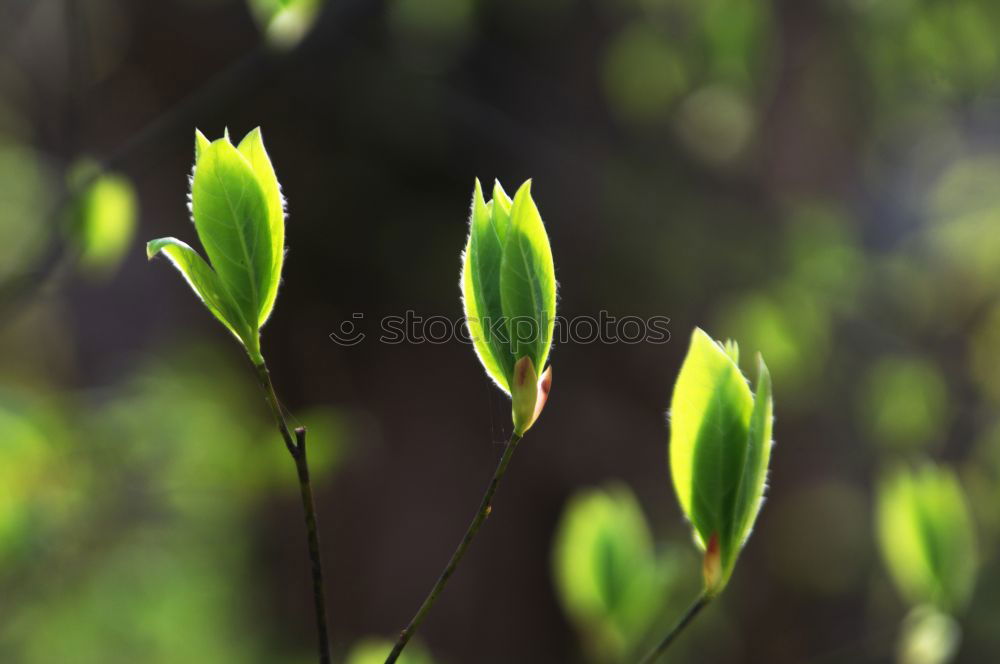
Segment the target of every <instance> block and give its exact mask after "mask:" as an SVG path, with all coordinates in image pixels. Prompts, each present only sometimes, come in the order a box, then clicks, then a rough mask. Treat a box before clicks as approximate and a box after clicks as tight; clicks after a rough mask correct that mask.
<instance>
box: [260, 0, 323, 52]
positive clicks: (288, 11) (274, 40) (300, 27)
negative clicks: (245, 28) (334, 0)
mask: <svg viewBox="0 0 1000 664" xmlns="http://www.w3.org/2000/svg"><path fill="white" fill-rule="evenodd" d="M247 4H248V5H249V6H250V11H251V13H252V14H253V17H254V19H255V20H256V21H257V24H258V25H259V26H260V29H261V31H262V32H263V33H264V37H265V39H267V41H268V43H269V44H271V45H272V46H274V47H276V48H278V49H289V48H292V47H294V46H295V45H297V44H298V43H299V42H300V41H302V38H303V37H305V36H306V34H308V33H309V30H310V29H311V28H312V26H313V24H314V23H315V22H316V18H317V16H318V15H319V10H320V9H321V8H322V6H323V2H322V0H247Z"/></svg>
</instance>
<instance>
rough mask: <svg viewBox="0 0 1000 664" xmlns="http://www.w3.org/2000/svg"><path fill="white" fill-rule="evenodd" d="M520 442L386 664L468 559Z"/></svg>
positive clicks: (513, 441)
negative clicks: (494, 495)
mask: <svg viewBox="0 0 1000 664" xmlns="http://www.w3.org/2000/svg"><path fill="white" fill-rule="evenodd" d="M519 442H521V437H520V436H518V435H517V434H516V433H515V434H512V435H511V437H510V441H509V442H508V443H507V447H505V448H504V451H503V456H501V457H500V463H499V464H497V469H496V471H494V473H493V479H491V480H490V484H489V486H488V487H486V493H485V494H483V499H482V501H481V502H480V503H479V511H477V512H476V516H475V517H473V519H472V523H471V524H469V528H468V529H467V530H466V531H465V535H464V536H463V537H462V541H461V542H460V543H459V545H458V548H457V549H455V553H453V554H451V560H449V561H448V564H447V565H446V566H445V568H444V571H443V572H441V576H440V577H438V580H437V583H435V584H434V587H433V588H431V591H430V593H429V594H428V595H427V598H426V599H425V600H424V603H423V604H421V605H420V608H419V609H418V610H417V613H416V615H414V616H413V618H412V619H411V620H410V623H409V624H408V625H407V626H406V627H405V628H404V629H403V631H402V632H400V633H399V639H398V640H397V641H396V645H395V646H393V648H392V652H390V653H389V657H387V658H386V660H385V664H393V662H395V661H396V659H398V658H399V655H400V654H401V653H402V652H403V648H405V647H406V644H407V643H409V641H410V639H411V638H413V635H414V634H415V633H416V631H417V629H419V628H420V623H422V622H423V621H424V618H426V617H427V613H428V612H429V611H430V610H431V607H433V606H434V602H436V601H437V598H438V596H439V595H440V594H441V591H443V590H444V587H445V585H446V584H447V583H448V579H450V578H451V575H452V574H454V573H455V568H457V567H458V563H459V562H461V560H462V557H463V556H464V555H465V552H466V550H468V548H469V545H470V544H472V540H473V538H474V537H475V536H476V533H477V532H479V528H480V526H482V525H483V522H484V521H486V518H487V517H488V516H489V515H490V512H491V511H492V503H493V494H495V493H496V491H497V487H498V486H499V485H500V480H501V479H503V476H504V473H506V472H507V466H508V464H510V460H511V457H513V456H514V450H516V449H517V444H518V443H519Z"/></svg>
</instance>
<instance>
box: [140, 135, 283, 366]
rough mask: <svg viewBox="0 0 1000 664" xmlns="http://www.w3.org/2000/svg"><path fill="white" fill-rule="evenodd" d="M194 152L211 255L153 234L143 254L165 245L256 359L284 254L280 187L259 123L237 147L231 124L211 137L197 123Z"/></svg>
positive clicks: (198, 217)
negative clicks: (217, 136)
mask: <svg viewBox="0 0 1000 664" xmlns="http://www.w3.org/2000/svg"><path fill="white" fill-rule="evenodd" d="M195 156H196V158H195V168H194V173H193V175H192V177H191V215H192V217H193V219H194V225H195V230H197V232H198V238H199V239H200V240H201V243H202V246H203V247H204V248H205V252H206V253H207V254H208V262H207V263H206V262H205V261H204V260H202V259H201V257H200V256H198V254H197V252H196V251H194V250H193V249H191V247H189V246H188V245H186V244H184V243H183V242H180V241H179V240H174V239H173V238H163V239H161V240H154V241H153V242H150V243H149V245H148V246H147V254H148V256H149V257H150V258H152V257H153V256H154V255H156V254H157V253H158V252H160V251H162V252H163V253H165V254H166V255H167V256H168V257H169V258H170V259H171V260H172V261H173V263H174V265H176V266H177V268H178V269H179V270H180V271H181V273H182V274H183V275H184V278H185V279H186V280H187V281H188V283H189V284H191V287H192V288H193V289H194V291H195V293H197V294H198V296H199V298H200V299H201V300H202V301H203V302H204V303H205V305H206V306H207V307H208V309H209V310H210V311H211V312H212V313H213V314H214V315H215V316H216V318H218V319H219V320H221V321H222V322H223V324H224V325H226V327H228V328H229V329H230V331H231V332H233V334H235V335H236V337H237V338H238V339H240V341H241V342H242V343H243V345H244V346H245V347H246V349H247V352H248V353H249V355H250V359H251V360H252V361H253V362H254V363H255V364H260V363H261V362H263V358H262V357H261V355H260V327H261V326H262V325H263V324H264V323H265V322H266V321H267V318H268V316H270V314H271V311H272V310H273V308H274V301H275V298H276V297H277V292H278V285H279V283H280V281H281V266H282V263H283V259H284V236H285V213H284V199H283V198H282V196H281V187H280V185H279V184H278V180H277V177H276V176H275V174H274V168H273V167H272V166H271V161H270V158H269V157H268V156H267V152H266V150H265V149H264V143H263V139H262V137H261V132H260V129H259V128H258V129H255V130H253V131H252V132H250V133H249V134H247V136H246V137H245V138H244V139H243V141H241V143H240V147H239V148H236V147H234V146H233V144H232V143H231V142H230V140H229V131H228V130H227V131H226V132H225V135H224V136H223V138H220V139H219V140H217V141H214V142H209V141H208V139H206V138H205V136H204V135H203V134H202V133H201V132H200V131H195Z"/></svg>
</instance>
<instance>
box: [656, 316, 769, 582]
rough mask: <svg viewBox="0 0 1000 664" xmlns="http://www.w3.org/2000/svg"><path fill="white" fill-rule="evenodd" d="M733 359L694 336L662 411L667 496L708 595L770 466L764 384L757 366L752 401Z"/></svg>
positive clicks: (738, 544) (728, 562) (749, 521)
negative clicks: (673, 500) (700, 556)
mask: <svg viewBox="0 0 1000 664" xmlns="http://www.w3.org/2000/svg"><path fill="white" fill-rule="evenodd" d="M738 357H739V354H738V350H737V347H736V345H735V344H734V343H731V342H730V343H727V344H726V346H725V347H723V346H722V345H720V344H718V343H716V342H715V341H713V340H712V339H711V337H709V336H708V335H707V334H705V333H704V332H703V331H702V330H700V329H695V331H694V334H693V335H692V338H691V347H690V349H689V350H688V354H687V357H686V358H685V360H684V365H683V366H682V367H681V371H680V375H679V376H678V377H677V383H676V385H675V386H674V395H673V399H672V401H671V405H670V469H671V475H672V478H673V483H674V489H675V491H676V492H677V497H678V500H679V501H680V503H681V507H682V509H683V510H684V514H685V515H686V516H687V518H688V520H689V521H690V522H691V525H692V527H693V529H694V534H695V540H696V542H697V543H698V545H699V546H700V547H701V548H702V549H705V550H706V555H708V556H710V557H711V558H712V560H708V559H706V562H707V563H711V565H712V567H711V569H712V570H713V578H710V579H706V582H707V583H708V588H707V590H708V591H709V592H710V593H711V594H714V593H717V592H719V591H721V590H722V588H723V587H724V586H725V584H726V582H727V581H728V579H729V576H730V575H731V574H732V570H733V566H734V565H735V563H736V558H737V556H738V555H739V552H740V549H742V547H743V545H744V543H745V541H746V538H747V536H748V535H749V533H750V530H751V529H752V527H753V523H754V521H755V519H756V517H757V512H758V511H759V509H760V504H761V498H762V495H763V491H764V483H765V480H766V474H767V464H768V460H769V458H770V446H771V419H772V410H773V406H772V404H771V382H770V377H769V375H768V372H767V368H766V366H765V365H764V363H763V360H758V371H759V375H758V385H757V390H758V394H757V395H756V401H755V397H754V395H753V394H751V392H750V388H749V387H748V385H747V382H746V379H745V378H744V377H743V374H742V373H741V372H740V370H739V367H738V366H737V364H736V360H737V359H738ZM710 542H713V543H714V544H717V545H718V547H717V549H718V550H716V549H715V547H714V546H712V547H710V546H708V545H709V543H710ZM715 557H718V560H715ZM706 569H708V568H706ZM714 570H718V572H719V574H720V576H718V578H715V577H714Z"/></svg>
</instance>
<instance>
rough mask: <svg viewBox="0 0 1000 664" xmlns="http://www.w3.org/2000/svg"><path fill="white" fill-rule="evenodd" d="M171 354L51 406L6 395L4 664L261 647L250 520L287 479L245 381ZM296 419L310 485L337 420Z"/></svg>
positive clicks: (206, 361)
mask: <svg viewBox="0 0 1000 664" xmlns="http://www.w3.org/2000/svg"><path fill="white" fill-rule="evenodd" d="M169 356H170V360H169V362H166V361H151V362H149V363H147V364H146V366H144V367H143V368H142V369H141V370H139V371H138V372H136V374H135V375H134V376H132V377H131V378H127V379H125V380H122V381H121V382H120V383H119V384H118V385H116V386H115V387H114V388H112V389H111V390H110V391H109V392H107V393H103V394H97V393H83V394H72V393H68V394H65V395H63V396H62V397H61V398H60V399H59V401H58V402H56V401H54V400H53V397H52V395H51V394H49V395H48V396H46V397H45V398H44V399H42V398H40V397H39V396H38V395H32V394H31V393H30V392H29V393H26V394H25V393H23V390H21V391H18V390H15V389H14V388H13V387H12V386H8V388H7V389H8V390H14V391H13V392H7V393H5V394H7V396H5V397H4V399H3V401H2V406H0V487H2V491H0V561H2V564H0V595H3V596H7V597H11V596H13V597H19V598H20V599H19V602H18V604H17V605H16V607H14V606H10V605H5V606H4V607H0V659H2V660H3V661H14V662H19V663H21V664H34V663H38V664H42V663H50V662H71V661H74V662H109V663H114V662H123V663H124V662H134V661H143V662H178V661H188V662H209V661H211V662H248V661H262V660H259V659H257V658H259V657H261V656H262V654H263V653H266V652H267V651H268V647H269V644H268V642H267V641H265V640H262V637H264V636H265V634H262V633H260V631H259V630H256V629H254V628H252V627H251V626H252V625H255V624H256V623H257V621H258V620H259V616H258V615H256V614H257V613H258V612H260V611H261V609H256V610H255V609H253V608H252V605H253V602H252V601H251V602H249V603H248V599H249V598H252V597H253V595H254V594H255V592H256V591H255V588H257V587H258V586H259V583H258V582H257V580H256V579H255V577H254V571H253V563H252V560H251V558H250V553H251V541H252V539H251V538H252V537H253V529H252V527H251V523H250V522H249V521H248V519H250V518H251V516H252V515H253V514H254V511H255V509H257V506H258V502H259V501H260V500H261V499H262V498H264V497H266V496H268V495H269V494H273V495H277V496H284V497H285V498H284V499H286V500H288V502H289V504H290V505H294V504H295V503H294V501H295V500H296V496H295V490H296V489H295V487H296V485H295V483H294V481H292V477H291V474H292V473H293V470H292V469H290V468H289V467H288V464H287V460H286V459H285V458H284V453H285V450H284V448H283V446H282V445H281V443H280V440H278V439H277V438H276V436H275V435H274V434H273V433H272V432H271V431H272V430H271V427H270V426H269V422H268V421H267V420H266V418H265V417H264V415H265V414H266V413H262V412H260V410H261V409H256V408H255V406H256V404H257V403H258V397H257V396H256V394H255V393H254V391H253V389H252V388H253V381H252V380H249V379H248V377H247V376H246V375H245V373H246V372H243V371H234V370H233V369H232V368H230V367H229V366H227V365H226V364H225V363H223V362H221V361H220V360H218V359H217V358H218V354H217V353H216V352H214V350H212V349H200V350H199V349H194V350H182V349H178V350H177V351H175V352H173V353H170V354H169ZM56 406H58V407H56ZM309 417H310V418H315V421H316V423H317V427H316V429H315V430H313V431H312V434H313V435H312V436H311V437H310V444H311V450H312V451H315V454H314V456H315V458H316V463H315V465H314V468H313V471H314V482H319V483H322V480H323V478H324V477H327V476H328V475H329V473H330V472H331V471H332V470H333V468H334V464H335V463H336V459H337V458H338V456H339V450H340V446H341V444H342V440H343V438H342V436H343V432H344V426H345V424H344V419H343V417H342V416H341V415H340V414H338V413H336V412H335V411H330V410H318V411H314V412H311V413H309ZM70 423H72V425H70ZM311 423H312V421H310V424H311ZM276 457H282V458H281V461H282V463H277V462H276ZM26 587H30V588H31V589H32V591H31V592H30V593H26V592H24V590H25V588H26ZM14 608H16V611H15V612H13V613H11V610H12V609H14ZM254 633H257V634H258V637H257V638H247V635H248V634H254ZM275 654H277V653H275ZM272 661H273V660H272Z"/></svg>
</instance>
